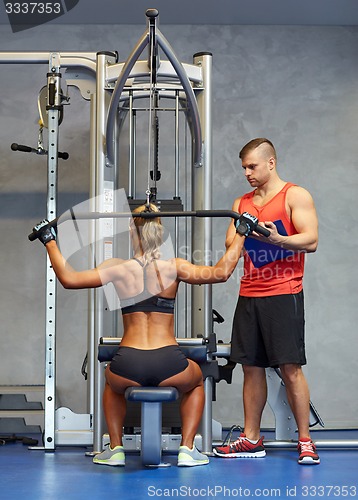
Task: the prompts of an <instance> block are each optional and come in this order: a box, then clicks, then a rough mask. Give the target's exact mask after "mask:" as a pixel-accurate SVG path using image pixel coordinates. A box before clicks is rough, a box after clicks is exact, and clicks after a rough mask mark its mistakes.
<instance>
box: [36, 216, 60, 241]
mask: <svg viewBox="0 0 358 500" xmlns="http://www.w3.org/2000/svg"><path fill="white" fill-rule="evenodd" d="M32 230H33V231H34V232H37V233H39V235H38V239H39V240H40V241H41V243H43V244H44V245H46V243H48V242H49V241H51V240H55V241H56V231H55V229H54V228H53V227H52V226H50V225H49V222H48V220H47V219H44V220H42V221H41V222H39V223H38V224H37V225H36V226H35V227H34V228H33V229H32Z"/></svg>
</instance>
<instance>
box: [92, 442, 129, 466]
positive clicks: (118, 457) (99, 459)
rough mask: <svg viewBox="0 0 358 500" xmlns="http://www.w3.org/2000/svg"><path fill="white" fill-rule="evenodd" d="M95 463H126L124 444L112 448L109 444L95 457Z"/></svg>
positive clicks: (122, 464)
mask: <svg viewBox="0 0 358 500" xmlns="http://www.w3.org/2000/svg"><path fill="white" fill-rule="evenodd" d="M93 463H94V464H100V465H113V466H115V465H117V466H118V465H121V466H124V465H125V455H124V448H123V446H115V447H114V448H113V450H112V448H111V446H110V445H109V444H108V445H107V448H106V449H105V450H104V451H102V453H98V454H97V455H96V456H95V457H93Z"/></svg>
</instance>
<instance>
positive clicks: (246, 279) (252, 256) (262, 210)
mask: <svg viewBox="0 0 358 500" xmlns="http://www.w3.org/2000/svg"><path fill="white" fill-rule="evenodd" d="M292 186H294V184H292V183H290V182H287V183H286V184H285V186H284V187H283V188H282V189H281V191H280V192H279V193H277V194H276V195H275V196H274V197H273V198H272V199H271V200H270V201H268V202H267V203H266V204H265V205H263V206H262V207H261V206H257V205H255V204H254V203H253V197H254V193H255V191H252V192H251V193H247V194H245V195H244V196H243V197H242V198H241V200H240V203H239V206H238V212H239V213H242V212H249V213H251V214H252V215H255V216H256V217H257V218H258V219H259V221H260V222H264V221H272V222H274V223H275V224H276V226H277V230H278V232H279V233H280V234H282V235H288V236H291V235H292V234H297V231H296V229H295V227H294V225H293V223H292V221H291V220H290V219H289V217H288V215H287V211H286V206H285V200H286V193H287V191H288V189H289V188H290V187H292ZM304 261H305V254H304V253H303V252H293V251H292V250H285V249H282V248H280V247H278V246H276V245H272V244H271V243H266V242H265V241H263V240H256V239H254V238H246V240H245V254H244V274H243V277H242V279H241V284H240V295H243V296H245V297H267V296H269V295H284V294H294V293H298V292H300V291H301V290H302V280H303V271H304Z"/></svg>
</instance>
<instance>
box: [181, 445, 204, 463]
mask: <svg viewBox="0 0 358 500" xmlns="http://www.w3.org/2000/svg"><path fill="white" fill-rule="evenodd" d="M208 463H209V459H208V457H207V456H206V455H203V454H202V453H200V451H198V450H197V449H196V448H195V446H193V447H192V449H190V448H188V447H187V446H179V453H178V467H195V466H196V465H206V464H208Z"/></svg>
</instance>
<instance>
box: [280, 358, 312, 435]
mask: <svg viewBox="0 0 358 500" xmlns="http://www.w3.org/2000/svg"><path fill="white" fill-rule="evenodd" d="M280 370H281V375H282V379H283V381H284V383H285V387H286V392H287V399H288V402H289V404H290V407H291V410H292V413H293V415H294V417H295V419H296V424H297V428H298V438H299V439H301V438H308V437H310V431H309V418H310V393H309V389H308V384H307V381H306V378H305V376H304V374H303V371H302V367H301V366H300V365H297V364H284V365H281V366H280Z"/></svg>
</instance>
